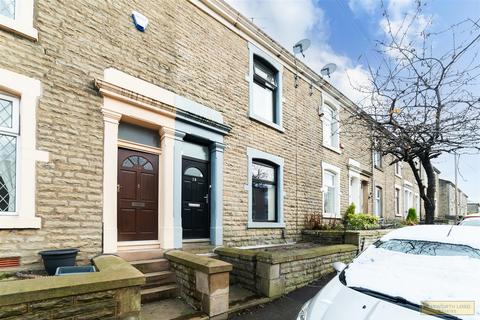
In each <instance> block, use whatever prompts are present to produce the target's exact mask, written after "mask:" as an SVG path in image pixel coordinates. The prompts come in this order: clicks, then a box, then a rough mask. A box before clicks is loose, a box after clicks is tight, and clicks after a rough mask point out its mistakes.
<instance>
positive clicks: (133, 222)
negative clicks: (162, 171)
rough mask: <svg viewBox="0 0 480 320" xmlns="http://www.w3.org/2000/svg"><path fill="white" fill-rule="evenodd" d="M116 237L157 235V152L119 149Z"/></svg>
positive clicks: (121, 239) (142, 238)
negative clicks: (155, 153)
mask: <svg viewBox="0 0 480 320" xmlns="http://www.w3.org/2000/svg"><path fill="white" fill-rule="evenodd" d="M117 189H118V190H117V191H118V202H117V206H118V216H117V227H118V240H119V241H135V240H155V239H158V156H157V155H154V154H149V153H144V152H138V151H133V150H128V149H123V148H120V149H118V187H117Z"/></svg>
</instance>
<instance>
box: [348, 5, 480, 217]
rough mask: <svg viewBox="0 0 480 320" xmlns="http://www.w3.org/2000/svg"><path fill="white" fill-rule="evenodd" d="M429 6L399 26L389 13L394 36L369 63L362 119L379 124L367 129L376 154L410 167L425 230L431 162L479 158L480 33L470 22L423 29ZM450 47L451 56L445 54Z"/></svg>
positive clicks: (430, 211) (430, 205) (431, 206)
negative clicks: (468, 156)
mask: <svg viewBox="0 0 480 320" xmlns="http://www.w3.org/2000/svg"><path fill="white" fill-rule="evenodd" d="M423 6H424V5H423V4H422V3H420V2H417V6H416V9H415V10H414V11H412V12H411V13H410V14H406V15H404V16H403V19H402V20H401V21H398V19H397V20H396V21H392V19H391V17H390V16H389V14H388V10H386V9H385V11H384V22H385V26H386V28H385V29H386V30H387V36H386V38H385V39H384V40H381V41H378V42H377V46H376V53H377V54H378V56H377V57H378V59H377V60H376V61H377V62H376V64H375V66H373V63H367V64H368V70H369V72H370V78H371V83H369V85H368V86H364V87H362V88H360V90H361V91H363V92H364V93H366V94H368V101H367V100H366V101H365V102H366V103H364V106H363V107H362V108H359V110H361V111H359V112H358V114H357V115H356V117H357V118H358V117H362V118H363V119H364V118H365V116H366V115H367V116H368V117H369V118H371V119H373V120H374V121H367V122H365V121H362V123H369V128H368V129H369V131H371V132H372V135H373V139H374V141H376V142H377V144H376V146H375V147H376V148H378V150H379V151H380V152H381V153H382V154H383V155H391V156H393V159H394V160H393V161H392V162H391V164H394V163H396V162H400V161H404V162H406V163H408V164H409V166H410V168H411V169H412V171H413V174H414V176H415V180H416V182H417V183H418V186H419V188H420V191H419V192H420V197H421V198H422V200H423V201H424V208H425V222H426V223H428V224H432V223H433V220H434V213H435V201H434V199H435V192H436V190H435V172H434V167H433V165H432V159H435V158H437V157H438V156H439V155H441V154H443V153H472V152H478V150H480V145H479V142H480V102H479V95H478V94H479V93H480V85H479V82H478V80H479V77H480V59H479V57H478V49H479V40H480V25H479V23H478V20H477V21H475V20H472V19H466V20H465V21H462V22H460V23H458V24H456V25H453V26H451V27H449V28H447V29H446V30H443V31H440V32H436V33H434V32H429V31H428V30H429V29H431V24H430V23H428V22H429V21H427V23H425V24H424V26H423V28H420V29H419V28H418V27H419V21H424V22H425V21H426V20H425V16H424V15H423V14H422V9H423ZM447 43H448V47H449V49H448V50H444V51H443V52H442V51H441V48H442V47H445V45H446V44H447ZM357 120H358V119H357ZM357 123H358V121H357ZM421 168H423V172H424V173H425V176H426V180H424V177H422V170H421Z"/></svg>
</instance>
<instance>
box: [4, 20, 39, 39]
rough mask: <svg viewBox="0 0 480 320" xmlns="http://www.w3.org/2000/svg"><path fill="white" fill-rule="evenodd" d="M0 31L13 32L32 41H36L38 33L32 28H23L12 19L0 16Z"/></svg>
mask: <svg viewBox="0 0 480 320" xmlns="http://www.w3.org/2000/svg"><path fill="white" fill-rule="evenodd" d="M0 29H2V30H6V31H10V32H13V33H15V34H18V35H19V36H22V37H25V38H27V39H29V40H32V41H37V40H38V31H37V29H35V28H34V27H33V26H25V25H22V24H20V23H18V22H16V21H15V20H13V19H9V18H6V17H2V16H0Z"/></svg>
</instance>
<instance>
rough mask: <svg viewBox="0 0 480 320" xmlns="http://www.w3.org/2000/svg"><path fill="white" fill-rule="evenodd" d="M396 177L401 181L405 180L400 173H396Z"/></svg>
mask: <svg viewBox="0 0 480 320" xmlns="http://www.w3.org/2000/svg"><path fill="white" fill-rule="evenodd" d="M395 177H397V178H400V179H403V177H402V175H400V174H398V173H395Z"/></svg>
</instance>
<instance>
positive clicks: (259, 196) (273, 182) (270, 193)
mask: <svg viewBox="0 0 480 320" xmlns="http://www.w3.org/2000/svg"><path fill="white" fill-rule="evenodd" d="M276 171H277V168H276V166H274V165H271V164H269V163H265V162H261V161H258V160H254V162H253V163H252V219H253V222H277V204H276V203H277V173H276Z"/></svg>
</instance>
